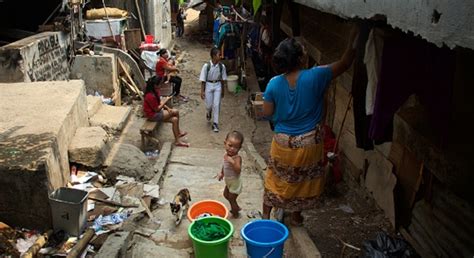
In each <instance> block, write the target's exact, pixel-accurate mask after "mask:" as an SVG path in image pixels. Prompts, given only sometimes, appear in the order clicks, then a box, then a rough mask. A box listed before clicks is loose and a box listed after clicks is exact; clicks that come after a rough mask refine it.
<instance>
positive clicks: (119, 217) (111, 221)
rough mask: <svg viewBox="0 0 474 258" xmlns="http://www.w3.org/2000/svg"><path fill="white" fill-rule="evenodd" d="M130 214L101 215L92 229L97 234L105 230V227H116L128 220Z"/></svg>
mask: <svg viewBox="0 0 474 258" xmlns="http://www.w3.org/2000/svg"><path fill="white" fill-rule="evenodd" d="M128 216H129V214H128V213H125V212H123V213H113V214H110V215H107V216H102V215H100V216H99V217H98V218H97V219H95V220H94V224H93V225H92V228H93V229H94V230H95V232H99V231H101V230H104V226H107V225H116V224H120V223H122V222H123V221H124V220H125V219H126V218H128Z"/></svg>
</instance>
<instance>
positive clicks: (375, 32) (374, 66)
mask: <svg viewBox="0 0 474 258" xmlns="http://www.w3.org/2000/svg"><path fill="white" fill-rule="evenodd" d="M381 34H383V31H382V30H380V29H377V28H373V29H372V30H371V31H370V34H369V38H368V39H367V44H366V45H365V56H364V63H365V65H366V68H367V90H366V94H365V114H366V115H368V116H369V115H372V114H373V113H374V103H375V93H376V92H377V83H378V80H379V77H380V63H381V60H382V51H383V37H382V36H381Z"/></svg>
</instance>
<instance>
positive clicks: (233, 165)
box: [218, 131, 244, 218]
mask: <svg viewBox="0 0 474 258" xmlns="http://www.w3.org/2000/svg"><path fill="white" fill-rule="evenodd" d="M243 142H244V136H243V135H242V133H240V132H238V131H232V132H230V133H228V134H227V136H226V137H225V141H224V146H225V154H224V165H223V166H222V170H221V173H220V174H219V175H218V180H219V181H221V180H222V179H224V182H225V188H224V197H225V198H226V199H227V200H228V201H229V203H230V207H231V210H230V212H231V213H232V216H233V217H234V218H237V217H239V211H240V210H241V208H240V207H239V204H237V197H238V196H239V194H240V193H241V192H242V180H241V179H240V172H241V169H242V158H241V157H240V156H239V150H240V148H241V147H242V143H243Z"/></svg>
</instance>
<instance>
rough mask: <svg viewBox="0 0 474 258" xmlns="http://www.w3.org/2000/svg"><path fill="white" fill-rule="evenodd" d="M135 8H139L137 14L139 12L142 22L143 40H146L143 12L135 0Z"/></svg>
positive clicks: (139, 18)
mask: <svg viewBox="0 0 474 258" xmlns="http://www.w3.org/2000/svg"><path fill="white" fill-rule="evenodd" d="M135 7H136V8H137V12H138V20H139V21H140V29H141V30H142V34H143V40H145V37H146V33H145V26H143V18H142V11H141V10H140V5H139V4H138V0H135Z"/></svg>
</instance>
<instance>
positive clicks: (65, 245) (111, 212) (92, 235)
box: [0, 166, 164, 257]
mask: <svg viewBox="0 0 474 258" xmlns="http://www.w3.org/2000/svg"><path fill="white" fill-rule="evenodd" d="M112 183H113V184H112ZM68 189H76V190H74V191H78V192H81V193H84V196H87V198H83V199H84V203H79V204H74V205H76V206H74V205H73V206H71V207H74V208H76V207H80V206H84V209H85V210H86V211H87V212H86V214H85V216H82V218H83V221H81V219H80V218H81V216H80V211H79V210H80V209H77V208H76V210H77V212H78V213H79V216H78V217H79V219H77V216H76V215H77V214H76V215H75V214H74V209H71V212H70V213H68V214H66V216H67V218H66V219H67V220H64V221H66V223H67V225H64V221H62V222H58V218H59V219H63V218H65V215H64V214H60V215H58V216H55V214H54V213H55V212H56V213H57V212H58V211H57V209H53V208H52V213H53V226H54V231H53V229H51V230H48V231H46V232H39V231H35V230H28V229H20V228H14V227H12V225H6V224H4V223H2V222H0V254H2V255H6V256H12V257H20V256H23V255H25V254H26V253H28V254H30V255H31V256H30V257H34V256H36V255H39V254H41V255H45V256H68V255H71V254H74V255H77V256H82V257H84V256H85V255H86V254H91V255H93V254H94V253H96V252H97V251H98V250H99V249H100V247H101V246H102V244H103V243H104V242H105V241H106V239H107V237H108V235H109V234H112V233H113V232H116V231H120V230H121V228H122V226H123V224H124V223H125V222H126V221H127V220H133V222H138V221H140V220H142V219H143V218H145V216H148V217H149V218H150V221H152V222H153V223H155V224H157V225H158V226H159V225H160V224H161V221H160V220H158V219H155V218H154V217H153V214H152V213H151V211H152V210H153V209H155V208H157V207H159V206H162V205H164V201H162V200H160V199H159V190H160V188H159V186H158V185H151V184H146V183H142V182H137V181H136V180H135V179H134V178H132V177H126V176H118V177H117V178H114V179H113V180H111V179H107V178H106V177H105V175H104V174H102V173H97V172H92V171H82V170H80V169H77V167H75V166H73V167H72V168H71V179H70V182H69V183H68V187H67V188H61V190H62V191H63V193H65V192H66V191H65V190H68ZM56 191H58V190H56ZM56 191H55V192H56ZM74 191H73V192H74ZM55 192H53V193H52V194H51V196H50V201H51V200H53V202H54V201H58V200H56V199H58V198H59V199H60V198H61V195H60V194H61V193H60V194H59V195H58V194H57V193H56V195H54V194H55ZM68 192H69V191H68ZM67 194H68V195H70V193H67ZM53 196H54V198H56V199H54V198H53ZM67 198H69V199H65V200H64V201H63V203H61V205H64V203H66V205H67V204H68V203H70V202H72V201H71V200H73V199H71V198H70V196H68V197H67ZM59 201H60V200H59ZM51 204H52V205H51V206H52V207H53V206H54V205H53V203H51ZM82 224H85V225H82ZM64 226H65V227H64ZM70 228H76V229H79V230H80V229H83V230H84V231H82V230H80V231H79V232H81V233H82V234H81V236H80V237H79V238H78V236H75V235H74V233H71V230H69V229H70ZM68 231H70V232H68ZM72 232H74V231H72Z"/></svg>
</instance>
